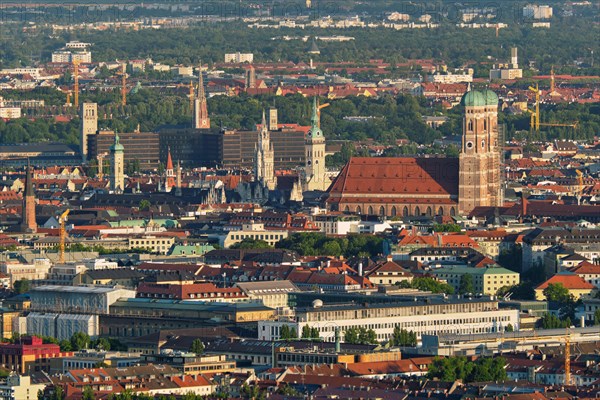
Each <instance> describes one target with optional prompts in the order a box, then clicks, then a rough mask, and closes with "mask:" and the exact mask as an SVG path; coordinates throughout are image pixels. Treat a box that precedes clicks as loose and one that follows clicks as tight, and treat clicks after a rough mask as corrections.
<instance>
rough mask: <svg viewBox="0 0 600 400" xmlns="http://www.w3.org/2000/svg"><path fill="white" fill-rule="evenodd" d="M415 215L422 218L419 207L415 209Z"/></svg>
mask: <svg viewBox="0 0 600 400" xmlns="http://www.w3.org/2000/svg"><path fill="white" fill-rule="evenodd" d="M415 215H416V216H420V215H421V209H420V208H419V206H416V207H415Z"/></svg>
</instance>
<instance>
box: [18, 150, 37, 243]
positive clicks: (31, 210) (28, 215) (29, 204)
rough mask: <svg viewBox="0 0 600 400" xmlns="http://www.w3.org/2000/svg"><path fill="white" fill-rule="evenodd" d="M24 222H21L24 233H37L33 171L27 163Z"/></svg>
mask: <svg viewBox="0 0 600 400" xmlns="http://www.w3.org/2000/svg"><path fill="white" fill-rule="evenodd" d="M22 214H23V220H22V221H21V230H22V231H23V232H29V233H35V232H36V231H37V223H36V220H35V192H34V190H33V171H32V167H31V166H30V165H29V162H28V163H27V173H26V175H25V191H24V192H23V213H22Z"/></svg>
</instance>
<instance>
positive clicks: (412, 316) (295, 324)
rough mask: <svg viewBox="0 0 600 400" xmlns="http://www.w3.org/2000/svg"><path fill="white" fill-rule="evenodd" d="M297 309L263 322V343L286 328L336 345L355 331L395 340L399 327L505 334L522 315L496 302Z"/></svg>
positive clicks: (451, 300)
mask: <svg viewBox="0 0 600 400" xmlns="http://www.w3.org/2000/svg"><path fill="white" fill-rule="evenodd" d="M321 304H322V302H320V303H319V302H315V303H314V306H313V307H304V308H297V309H296V312H295V316H293V317H291V318H282V319H280V320H277V321H260V322H259V323H258V338H259V339H262V340H279V339H280V332H281V327H282V326H283V325H288V326H289V327H290V328H294V329H296V332H302V329H303V328H304V327H305V326H309V327H310V328H316V329H317V330H318V331H319V336H320V337H321V338H323V339H324V340H325V341H329V342H331V341H334V340H335V331H336V330H339V331H340V332H341V335H342V337H343V333H344V332H345V331H346V330H348V329H349V328H353V327H362V328H366V329H373V330H374V331H375V333H376V335H377V340H378V341H384V340H389V339H390V338H391V337H392V334H393V332H394V328H395V327H396V326H399V327H400V328H402V329H406V330H407V331H413V332H415V333H416V334H417V337H419V338H420V337H421V336H422V335H425V334H437V333H457V334H458V333H461V334H467V333H487V332H498V331H503V330H504V329H505V328H506V327H507V326H508V325H509V324H510V325H512V326H513V327H514V329H518V327H519V311H518V310H513V309H500V308H499V307H498V301H497V300H496V299H495V298H494V297H481V298H473V299H466V298H458V297H452V298H446V299H429V298H425V299H420V300H419V299H416V301H402V302H397V303H388V304H368V303H362V304H350V305H349V304H337V305H321Z"/></svg>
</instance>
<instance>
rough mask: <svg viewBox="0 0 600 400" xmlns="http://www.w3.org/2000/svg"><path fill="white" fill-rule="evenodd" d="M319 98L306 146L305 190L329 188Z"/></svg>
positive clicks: (315, 104) (314, 101) (313, 113)
mask: <svg viewBox="0 0 600 400" xmlns="http://www.w3.org/2000/svg"><path fill="white" fill-rule="evenodd" d="M320 125H321V123H320V117H319V108H318V106H317V98H316V97H315V98H314V99H313V111H312V117H311V127H310V129H309V131H308V133H307V135H306V142H305V146H304V155H305V165H304V190H305V191H310V190H327V188H328V186H329V183H330V182H329V180H328V179H327V173H326V172H327V171H326V170H325V138H324V137H323V131H321V128H320Z"/></svg>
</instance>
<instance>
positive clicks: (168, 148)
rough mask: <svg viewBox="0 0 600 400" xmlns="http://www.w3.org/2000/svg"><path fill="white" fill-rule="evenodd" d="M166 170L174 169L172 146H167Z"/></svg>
mask: <svg viewBox="0 0 600 400" xmlns="http://www.w3.org/2000/svg"><path fill="white" fill-rule="evenodd" d="M166 170H167V171H168V170H171V171H172V170H173V159H172V158H171V147H167V167H166Z"/></svg>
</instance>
